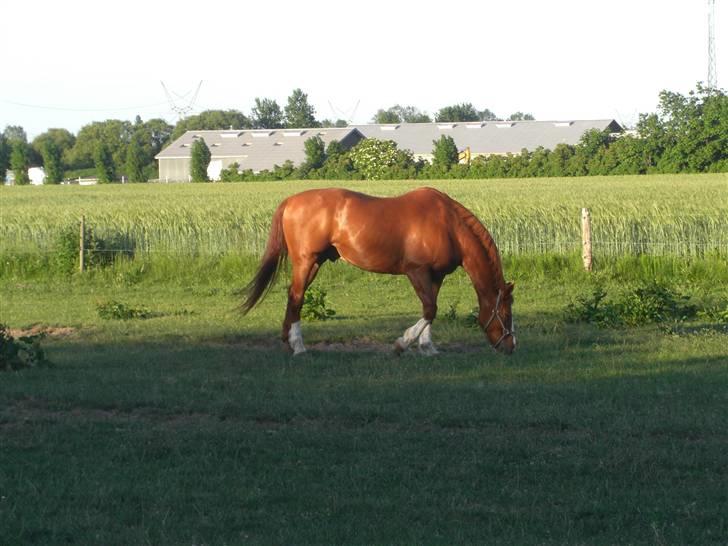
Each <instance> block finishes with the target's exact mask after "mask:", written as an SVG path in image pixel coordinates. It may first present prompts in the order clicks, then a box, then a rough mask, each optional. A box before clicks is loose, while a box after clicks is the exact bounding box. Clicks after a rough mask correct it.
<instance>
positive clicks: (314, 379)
mask: <svg viewBox="0 0 728 546" xmlns="http://www.w3.org/2000/svg"><path fill="white" fill-rule="evenodd" d="M594 180H595V179H583V180H575V181H572V182H569V181H567V182H568V184H572V185H567V186H564V185H562V183H561V182H555V181H542V182H539V183H537V184H536V183H535V182H534V184H535V185H534V186H528V187H529V188H532V189H534V188H535V189H538V190H539V191H541V192H543V193H542V195H543V197H542V199H541V200H542V201H543V206H544V207H546V208H549V207H550V208H558V207H559V206H561V205H562V204H563V206H565V207H567V208H569V210H570V207H572V205H573V206H576V203H577V202H579V201H580V200H581V198H582V197H584V196H585V195H588V194H591V193H594V194H595V195H597V194H598V196H599V198H600V199H601V201H602V202H603V203H606V202H609V200H610V199H612V200H613V205H611V206H613V207H617V206H618V205H619V199H620V195H621V196H622V197H621V198H623V199H625V202H633V203H638V201H639V200H640V199H645V198H646V196H647V195H654V196H655V199H657V200H658V201H659V202H658V205H657V208H658V209H660V210H668V209H669V208H671V207H674V208H675V209H676V210H677V211H678V212H677V213H676V216H679V211H680V210H683V209H680V207H681V206H682V205H680V201H681V200H683V201H686V202H689V201H690V199H694V201H693V203H694V206H695V207H697V208H696V210H698V209H700V208H701V207H704V209H705V210H704V211H703V212H704V214H705V215H706V216H710V217H712V216H716V217H717V218H718V219H717V220H716V222H718V223H719V222H721V221H723V220H721V219H720V218H721V211H722V210H723V208H722V207H723V206H724V205H723V204H722V203H723V202H722V201H721V199H722V197H721V196H719V195H717V194H714V195H713V196H712V199H711V200H712V203H707V204H706V203H705V202H704V201H701V199H703V198H701V197H700V196H699V195H697V194H696V195H693V196H692V197H688V196H686V193H685V192H684V190H685V189H686V188H687V189H688V190H689V189H690V188H691V187H692V189H693V190H694V189H696V188H702V189H705V188H706V187H712V185H713V184H718V185H720V184H722V183H723V180H720V179H710V178H704V177H694V178H693V177H684V178H680V179H674V180H673V181H674V182H676V186H679V187H678V188H677V189H676V190H675V191H674V192H667V191H662V192H660V193H659V195H658V194H657V193H656V187H660V188H663V189H665V185H666V184H667V183H668V182H669V179H668V178H665V177H657V178H624V179H620V178H617V179H615V181H614V184H615V185H614V186H613V187H612V189H614V188H618V187H623V188H624V186H626V185H632V186H635V187H634V188H632V190H631V191H630V195H634V196H635V197H634V198H633V199H634V201H630V199H632V198H627V197H625V195H626V190H625V191H624V192H622V193H621V194H620V192H616V193H615V194H614V195H613V196H612V194H611V193H610V192H609V191H606V190H604V188H603V187H602V186H601V185H600V184H596V185H594V186H588V187H587V185H588V184H592V183H593V182H594ZM716 180H717V182H716ZM567 182H564V184H566V183H567ZM549 183H552V184H553V187H552V186H549ZM450 184H451V185H449V186H447V189H448V191H450V192H451V193H453V194H457V192H458V191H463V192H464V193H463V195H464V196H465V197H466V199H463V201H466V200H467V199H471V202H470V206H474V204H475V205H477V204H478V203H480V202H483V203H485V204H486V205H484V206H492V207H494V209H493V210H496V209H495V207H497V204H496V203H493V204H490V201H488V200H487V199H488V197H487V196H486V195H485V194H482V195H481V194H478V193H474V192H475V189H474V188H475V187H474V186H473V187H467V188H459V187H457V183H455V182H453V183H450ZM540 184H542V185H540ZM620 184H622V185H624V186H620ZM642 184H644V186H643V185H642ZM691 185H692V186H691ZM443 186H445V185H444V184H443ZM524 187H525V186H524ZM580 187H581V188H582V190H579V189H578V188H580ZM160 188H161V189H160ZM299 188H300V186H298V185H290V186H283V185H280V186H278V185H275V184H270V185H268V186H260V187H259V189H260V199H259V200H260V203H261V206H262V207H263V205H264V204H265V203H269V204H274V203H275V202H277V200H278V199H279V198H280V197H281V195H283V194H284V193H285V192H286V191H293V190H294V189H299ZM381 188H382V189H383V190H385V188H386V191H391V192H392V193H397V191H395V190H397V189H401V188H402V185H399V186H388V185H382V186H381ZM517 188H518V187H517V186H501V185H499V184H496V185H494V186H493V187H492V189H493V192H489V195H493V193H495V194H498V195H500V196H502V197H503V198H504V199H506V201H507V202H508V203H510V205H509V206H513V207H517V205H518V202H519V200H523V201H525V202H530V203H531V204H533V203H534V202H535V201H536V197H534V196H533V195H530V194H529V195H519V194H518V192H517V191H515V190H516V189H517ZM559 188H560V190H559ZM20 189H21V190H24V191H19V192H16V191H15V190H13V191H11V192H5V189H3V188H0V190H1V191H0V197H1V198H2V211H3V218H2V226H3V227H2V229H5V227H6V226H7V225H10V224H11V223H12V222H15V220H12V221H10V220H6V216H5V213H6V211H7V210H9V208H8V206H7V204H8V203H10V202H12V203H14V204H17V203H18V200H21V201H22V200H23V199H26V198H27V199H28V202H27V203H26V204H25V205H23V207H19V208H18V209H17V210H30V209H29V208H28V209H25V208H24V207H26V206H27V207H32V202H31V201H32V199H31V198H33V197H35V198H37V196H38V195H40V196H41V197H42V199H40V200H37V201H36V205H37V206H38V207H39V210H40V211H42V214H40V216H39V217H42V220H38V222H39V225H41V224H42V225H48V223H49V222H50V220H48V219H49V218H56V217H59V218H60V217H63V215H66V214H67V215H68V218H73V217H75V215H76V214H77V213H78V210H79V209H78V207H79V206H80V205H81V204H83V206H87V204H88V201H86V199H89V198H93V197H94V196H96V197H98V200H97V202H96V207H95V208H93V209H86V210H85V212H87V214H88V215H89V216H92V214H91V213H92V212H93V214H96V213H98V214H107V215H108V218H110V219H114V218H117V217H119V218H122V219H123V217H124V214H125V213H126V212H125V211H127V210H128V211H134V210H136V211H137V212H136V213H135V214H138V215H139V216H138V218H139V219H142V218H148V217H149V216H145V215H149V214H151V211H152V209H153V203H149V204H147V199H149V198H150V197H154V198H155V199H158V200H159V199H160V195H162V193H161V192H169V193H168V197H169V199H170V200H177V202H178V203H182V202H186V201H185V199H189V198H192V197H194V199H196V200H197V204H198V206H197V208H195V209H194V210H195V211H200V210H208V212H209V214H210V215H211V216H213V217H214V209H215V207H216V206H217V207H218V208H219V207H224V206H226V205H225V203H224V202H223V201H221V199H223V197H224V196H225V195H226V194H225V191H230V192H232V193H231V194H230V195H234V196H237V197H238V198H242V197H243V196H250V195H253V193H252V192H253V190H255V185H249V186H244V185H239V186H238V185H234V186H218V185H212V186H204V187H202V189H200V187H198V186H184V185H181V186H175V187H166V186H158V187H155V186H137V187H135V188H133V189H131V190H130V189H129V188H128V187H113V188H111V189H109V188H66V187H62V188H50V189H52V190H53V191H54V192H57V193H52V192H51V193H46V190H47V189H49V188H20ZM87 189H91V190H93V191H92V192H90V193H83V192H84V191H85V190H87ZM25 190H27V191H25ZM35 190H39V193H33V191H35ZM67 190H69V193H63V192H65V191H67ZM113 190H118V193H113ZM95 191H98V193H94V192H95ZM579 191H582V194H581V197H580V196H579ZM701 191H702V190H701ZM73 192H78V193H73ZM126 192H128V193H126ZM246 192H248V193H246ZM499 192H501V193H499ZM688 193H690V192H688ZM46 195H47V196H51V197H53V199H55V200H57V208H54V207H51V206H50V200H48V201H46V200H45V196H46ZM79 195H81V198H80V201H78V202H77V201H76V199H79ZM74 196H75V197H74ZM110 196H112V197H113V196H116V197H119V196H122V197H124V201H119V202H116V203H115V202H114V201H113V199H112V198H111V197H110ZM200 196H205V200H201V198H200ZM639 196H642V197H639ZM21 198H22V199H21ZM67 198H68V201H66V200H65V199H67ZM559 199H560V200H561V201H560V202H559V203H555V201H557V200H559ZM226 203H228V205H229V203H230V200H229V199H228V201H226ZM700 203H702V205H701V204H700ZM229 206H232V205H229ZM236 206H237V205H236ZM266 206H267V205H266ZM635 206H638V205H635ZM114 207H116V208H114ZM263 208H265V207H263ZM13 210H15V209H13ZM190 210H192V205H190ZM504 210H507V209H504ZM512 210H516V209H515V208H514V209H512ZM593 210H594V209H593ZM615 210H616V209H615ZM143 211H146V212H143ZM576 212H577V213H578V209H577V210H576ZM197 213H198V212H196V213H195V214H197ZM28 214H30V213H28ZM129 214H130V215H131V213H129ZM13 218H17V217H13ZM576 218H577V219H578V215H577V216H576ZM120 221H121V220H120ZM123 221H127V220H123ZM195 222H197V220H195ZM216 225H217V229H220V230H221V233H222V235H221V237H222V238H223V239H224V240H225V241H226V242H225V243H224V244H225V245H228V244H230V239H227V237H228V235H226V233H228V232H226V231H225V229H226V228H225V226H224V222H223V223H222V224H221V223H218V224H216ZM655 225H656V226H657V222H655ZM658 228H659V226H657V227H656V229H658ZM266 229H267V228H266ZM189 254H192V253H188V255H186V256H180V255H177V254H174V253H171V254H160V255H159V256H154V255H151V256H149V257H144V256H138V257H137V258H136V259H135V260H132V261H123V260H122V261H118V262H117V263H115V264H113V265H112V266H109V267H106V268H99V269H96V270H93V271H90V272H88V273H86V274H84V275H79V274H73V275H58V274H55V273H52V272H51V273H48V272H47V271H44V270H43V263H42V254H40V253H37V255H36V261H33V260H23V259H20V258H17V261H16V262H13V263H12V264H11V265H7V263H6V264H5V265H4V266H3V267H4V269H3V270H2V271H0V322H4V323H8V324H9V326H10V327H11V328H15V329H26V330H27V329H30V328H35V329H36V330H48V331H50V332H51V333H53V332H58V333H59V335H50V336H49V337H47V338H46V339H45V340H44V341H43V346H44V348H45V349H46V351H47V355H48V357H49V358H50V360H51V361H53V362H54V366H53V367H51V368H33V369H26V370H23V371H20V372H14V373H0V544H3V545H5V544H9V545H15V544H42V545H53V544H105V545H106V544H109V545H111V544H124V545H126V544H170V545H178V544H243V543H244V544H332V543H333V544H448V545H449V544H461V543H463V544H468V543H469V544H503V545H514V544H518V545H522V544H523V545H528V544H534V545H536V544H539V545H540V544H554V545H557V544H558V545H562V544H595V545H602V544H655V545H668V544H669V545H672V544H676V545H677V544H680V545H682V544H696V545H705V544H716V545H719V544H721V545H722V544H726V542H728V517H727V516H726V514H728V493H727V492H728V467H727V466H726V464H725V453H726V452H728V421H727V420H726V418H725V415H726V412H725V407H726V404H728V396H727V395H726V393H728V350H726V347H727V346H728V341H727V334H726V332H725V325H720V324H715V323H713V322H711V320H710V319H708V318H705V317H699V318H697V319H695V320H692V321H690V322H685V323H674V324H673V323H671V324H662V325H649V326H642V327H637V328H617V329H600V328H597V327H595V326H592V325H588V324H569V323H566V322H565V321H564V319H563V312H564V308H565V306H566V305H567V304H568V303H570V302H572V301H574V298H575V297H576V295H577V294H582V293H585V292H587V291H588V290H590V288H591V287H592V286H593V284H594V283H595V282H599V283H602V285H603V286H604V287H605V288H606V289H607V290H608V291H609V292H610V294H611V293H619V292H620V291H624V290H627V289H628V288H629V287H630V286H633V285H635V284H637V283H639V282H642V281H645V280H650V279H653V278H657V279H659V280H660V281H661V282H666V283H668V284H670V285H671V286H674V287H675V288H676V289H678V290H679V291H680V293H683V294H688V295H689V296H691V300H690V302H691V303H693V304H696V305H698V306H701V307H705V306H709V305H718V306H725V304H726V302H728V264H727V263H726V260H725V254H721V253H720V252H719V251H714V252H713V253H708V254H702V255H699V256H696V255H690V256H683V255H680V254H678V253H672V254H668V255H666V256H650V255H644V254H643V255H630V254H628V253H623V254H621V255H609V254H602V255H599V254H598V255H597V259H596V271H595V272H594V273H593V274H591V275H589V274H587V273H585V272H583V271H582V270H581V268H580V259H579V256H578V254H577V253H574V252H573V251H572V252H567V251H565V250H564V251H561V252H549V253H545V254H542V253H538V254H534V253H528V252H520V251H519V252H504V258H505V260H504V268H505V274H506V277H507V278H508V279H515V280H516V289H515V305H514V314H515V320H516V328H517V333H518V350H517V351H516V353H515V354H514V355H513V356H512V357H510V358H508V357H504V356H500V355H496V354H495V353H493V351H491V350H490V349H489V348H488V346H487V344H486V342H485V339H484V336H483V334H482V332H480V331H479V330H477V329H473V328H469V327H468V326H467V324H466V323H467V321H466V315H467V313H468V312H469V311H470V309H471V308H472V307H473V306H474V305H475V304H476V302H475V295H474V292H473V289H472V286H471V285H470V283H469V281H468V279H467V277H466V276H465V275H464V274H463V273H462V271H458V272H457V273H456V274H454V275H452V276H451V277H448V279H447V280H446V281H445V284H444V286H443V288H442V292H441V295H440V301H439V303H440V310H441V318H440V319H438V320H437V321H436V322H435V325H434V327H433V337H434V340H435V342H436V343H438V344H439V346H440V348H441V349H442V352H441V354H440V355H438V356H436V357H432V358H425V357H421V356H419V355H418V354H416V352H415V353H412V354H406V355H404V356H402V357H399V358H397V357H395V356H394V355H393V354H392V352H391V351H390V347H391V344H392V343H393V341H394V339H395V338H396V337H397V336H399V335H401V333H402V331H403V330H404V329H405V328H407V327H408V326H410V325H411V324H412V323H414V322H415V321H416V320H417V318H418V317H419V315H420V306H419V303H418V301H417V299H416V297H415V295H414V292H413V290H412V288H411V287H410V286H409V284H408V282H407V281H406V279H403V278H401V277H390V276H383V275H374V274H369V273H364V272H360V271H358V270H356V269H354V268H352V267H351V266H348V265H346V264H342V263H337V264H327V265H326V266H325V267H324V268H323V269H322V272H321V273H320V275H319V277H318V278H317V280H316V285H317V286H319V287H321V288H323V289H325V290H326V292H327V300H328V302H329V304H330V305H331V306H332V307H333V308H334V309H335V310H336V316H335V317H334V318H333V319H332V320H328V321H322V322H306V323H304V327H303V334H304V339H305V341H306V343H307V345H308V347H309V349H310V351H309V353H308V354H306V355H305V356H303V357H297V358H296V359H293V358H292V357H291V356H290V355H289V354H288V353H287V352H286V351H284V350H283V347H282V344H281V342H280V340H279V331H280V323H281V320H282V316H283V311H284V306H285V300H286V294H285V287H284V283H281V282H279V284H277V285H276V286H275V287H274V289H273V290H272V292H271V293H270V295H269V297H268V298H267V299H266V300H265V301H264V302H263V303H262V304H261V305H260V306H259V307H257V308H256V309H255V310H254V311H253V312H251V313H250V314H249V315H248V316H246V317H244V318H243V317H241V316H240V315H239V313H238V312H237V309H236V307H237V305H238V304H239V302H240V299H241V296H240V295H238V293H237V291H238V289H239V288H240V287H241V286H243V285H244V284H245V283H246V282H247V281H248V280H249V278H250V277H251V275H252V272H253V270H254V268H255V266H256V259H255V257H253V256H251V255H250V254H249V253H247V252H241V253H240V254H239V255H238V254H235V253H234V252H228V251H225V252H219V253H217V254H211V253H209V252H205V253H200V255H197V256H195V255H189ZM38 256H41V258H38ZM13 259H15V258H13V257H12V256H10V255H9V254H8V253H6V254H4V260H13ZM109 302H121V303H123V304H124V305H126V306H128V307H129V308H133V309H145V310H148V311H149V313H148V318H144V319H142V318H135V319H130V320H114V319H104V318H101V317H100V316H99V312H98V309H99V305H103V304H104V303H109ZM451 306H454V308H455V310H456V316H455V318H452V319H445V318H444V315H445V314H446V312H447V311H448V310H449V309H450V307H451ZM62 328H63V330H61V329H62Z"/></svg>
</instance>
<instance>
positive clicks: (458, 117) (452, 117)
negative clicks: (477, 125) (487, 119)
mask: <svg viewBox="0 0 728 546" xmlns="http://www.w3.org/2000/svg"><path fill="white" fill-rule="evenodd" d="M435 121H480V113H479V112H478V111H477V110H476V109H475V108H474V107H473V105H472V104H470V103H469V102H464V103H462V104H454V105H452V106H445V107H444V108H440V111H439V112H438V113H437V116H435Z"/></svg>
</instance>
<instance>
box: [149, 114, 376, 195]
mask: <svg viewBox="0 0 728 546" xmlns="http://www.w3.org/2000/svg"><path fill="white" fill-rule="evenodd" d="M316 136H318V137H320V138H321V140H323V141H324V144H326V145H328V144H329V142H331V141H332V140H338V141H339V142H340V143H341V145H342V147H343V148H344V149H345V150H346V149H349V148H351V147H352V146H355V145H356V144H357V143H358V142H359V141H360V140H361V139H363V138H364V136H363V135H362V134H361V132H359V130H358V129H356V128H354V127H343V128H325V129H311V128H308V129H253V130H222V131H221V130H217V131H187V132H186V133H185V134H184V135H182V136H181V137H180V138H178V139H177V140H175V141H174V142H172V143H171V144H170V145H169V146H167V147H166V148H165V149H164V150H162V151H161V152H160V153H159V154H157V155H156V157H155V159H157V160H158V161H159V179H160V180H162V181H168V182H172V181H188V180H189V178H190V156H191V152H192V144H193V143H194V142H195V140H197V139H202V140H204V141H205V144H207V147H208V148H209V149H210V154H211V160H210V165H209V167H208V169H207V172H208V175H209V177H210V179H211V180H217V179H219V178H220V172H221V171H222V170H223V169H225V168H227V167H229V166H230V165H231V164H233V163H237V164H238V165H239V166H240V169H241V170H247V169H251V170H252V171H253V172H260V171H263V170H266V169H267V170H271V169H273V168H274V167H275V166H276V165H283V163H285V162H286V161H292V162H293V163H294V164H295V165H300V164H301V163H303V161H304V160H305V159H306V154H305V148H304V143H305V141H306V140H308V139H309V138H312V137H316Z"/></svg>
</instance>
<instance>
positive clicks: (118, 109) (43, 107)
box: [1, 99, 166, 112]
mask: <svg viewBox="0 0 728 546" xmlns="http://www.w3.org/2000/svg"><path fill="white" fill-rule="evenodd" d="M1 100H2V102H4V103H6V104H12V105H13V106H22V107H23V108H36V109H38V110H59V111H64V112H121V111H125V110H143V109H145V108H156V107H158V106H163V105H164V104H166V103H164V102H157V103H154V104H144V105H141V106H121V107H111V108H68V107H65V106H49V105H44V104H28V103H25V102H17V101H13V100H8V99H1Z"/></svg>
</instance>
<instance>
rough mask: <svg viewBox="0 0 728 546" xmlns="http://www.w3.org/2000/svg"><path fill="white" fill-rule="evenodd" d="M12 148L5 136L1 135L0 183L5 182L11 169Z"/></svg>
mask: <svg viewBox="0 0 728 546" xmlns="http://www.w3.org/2000/svg"><path fill="white" fill-rule="evenodd" d="M10 152H11V146H10V143H9V142H8V139H7V138H5V135H3V134H0V183H2V182H4V181H5V173H6V172H7V170H8V168H9V167H10Z"/></svg>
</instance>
